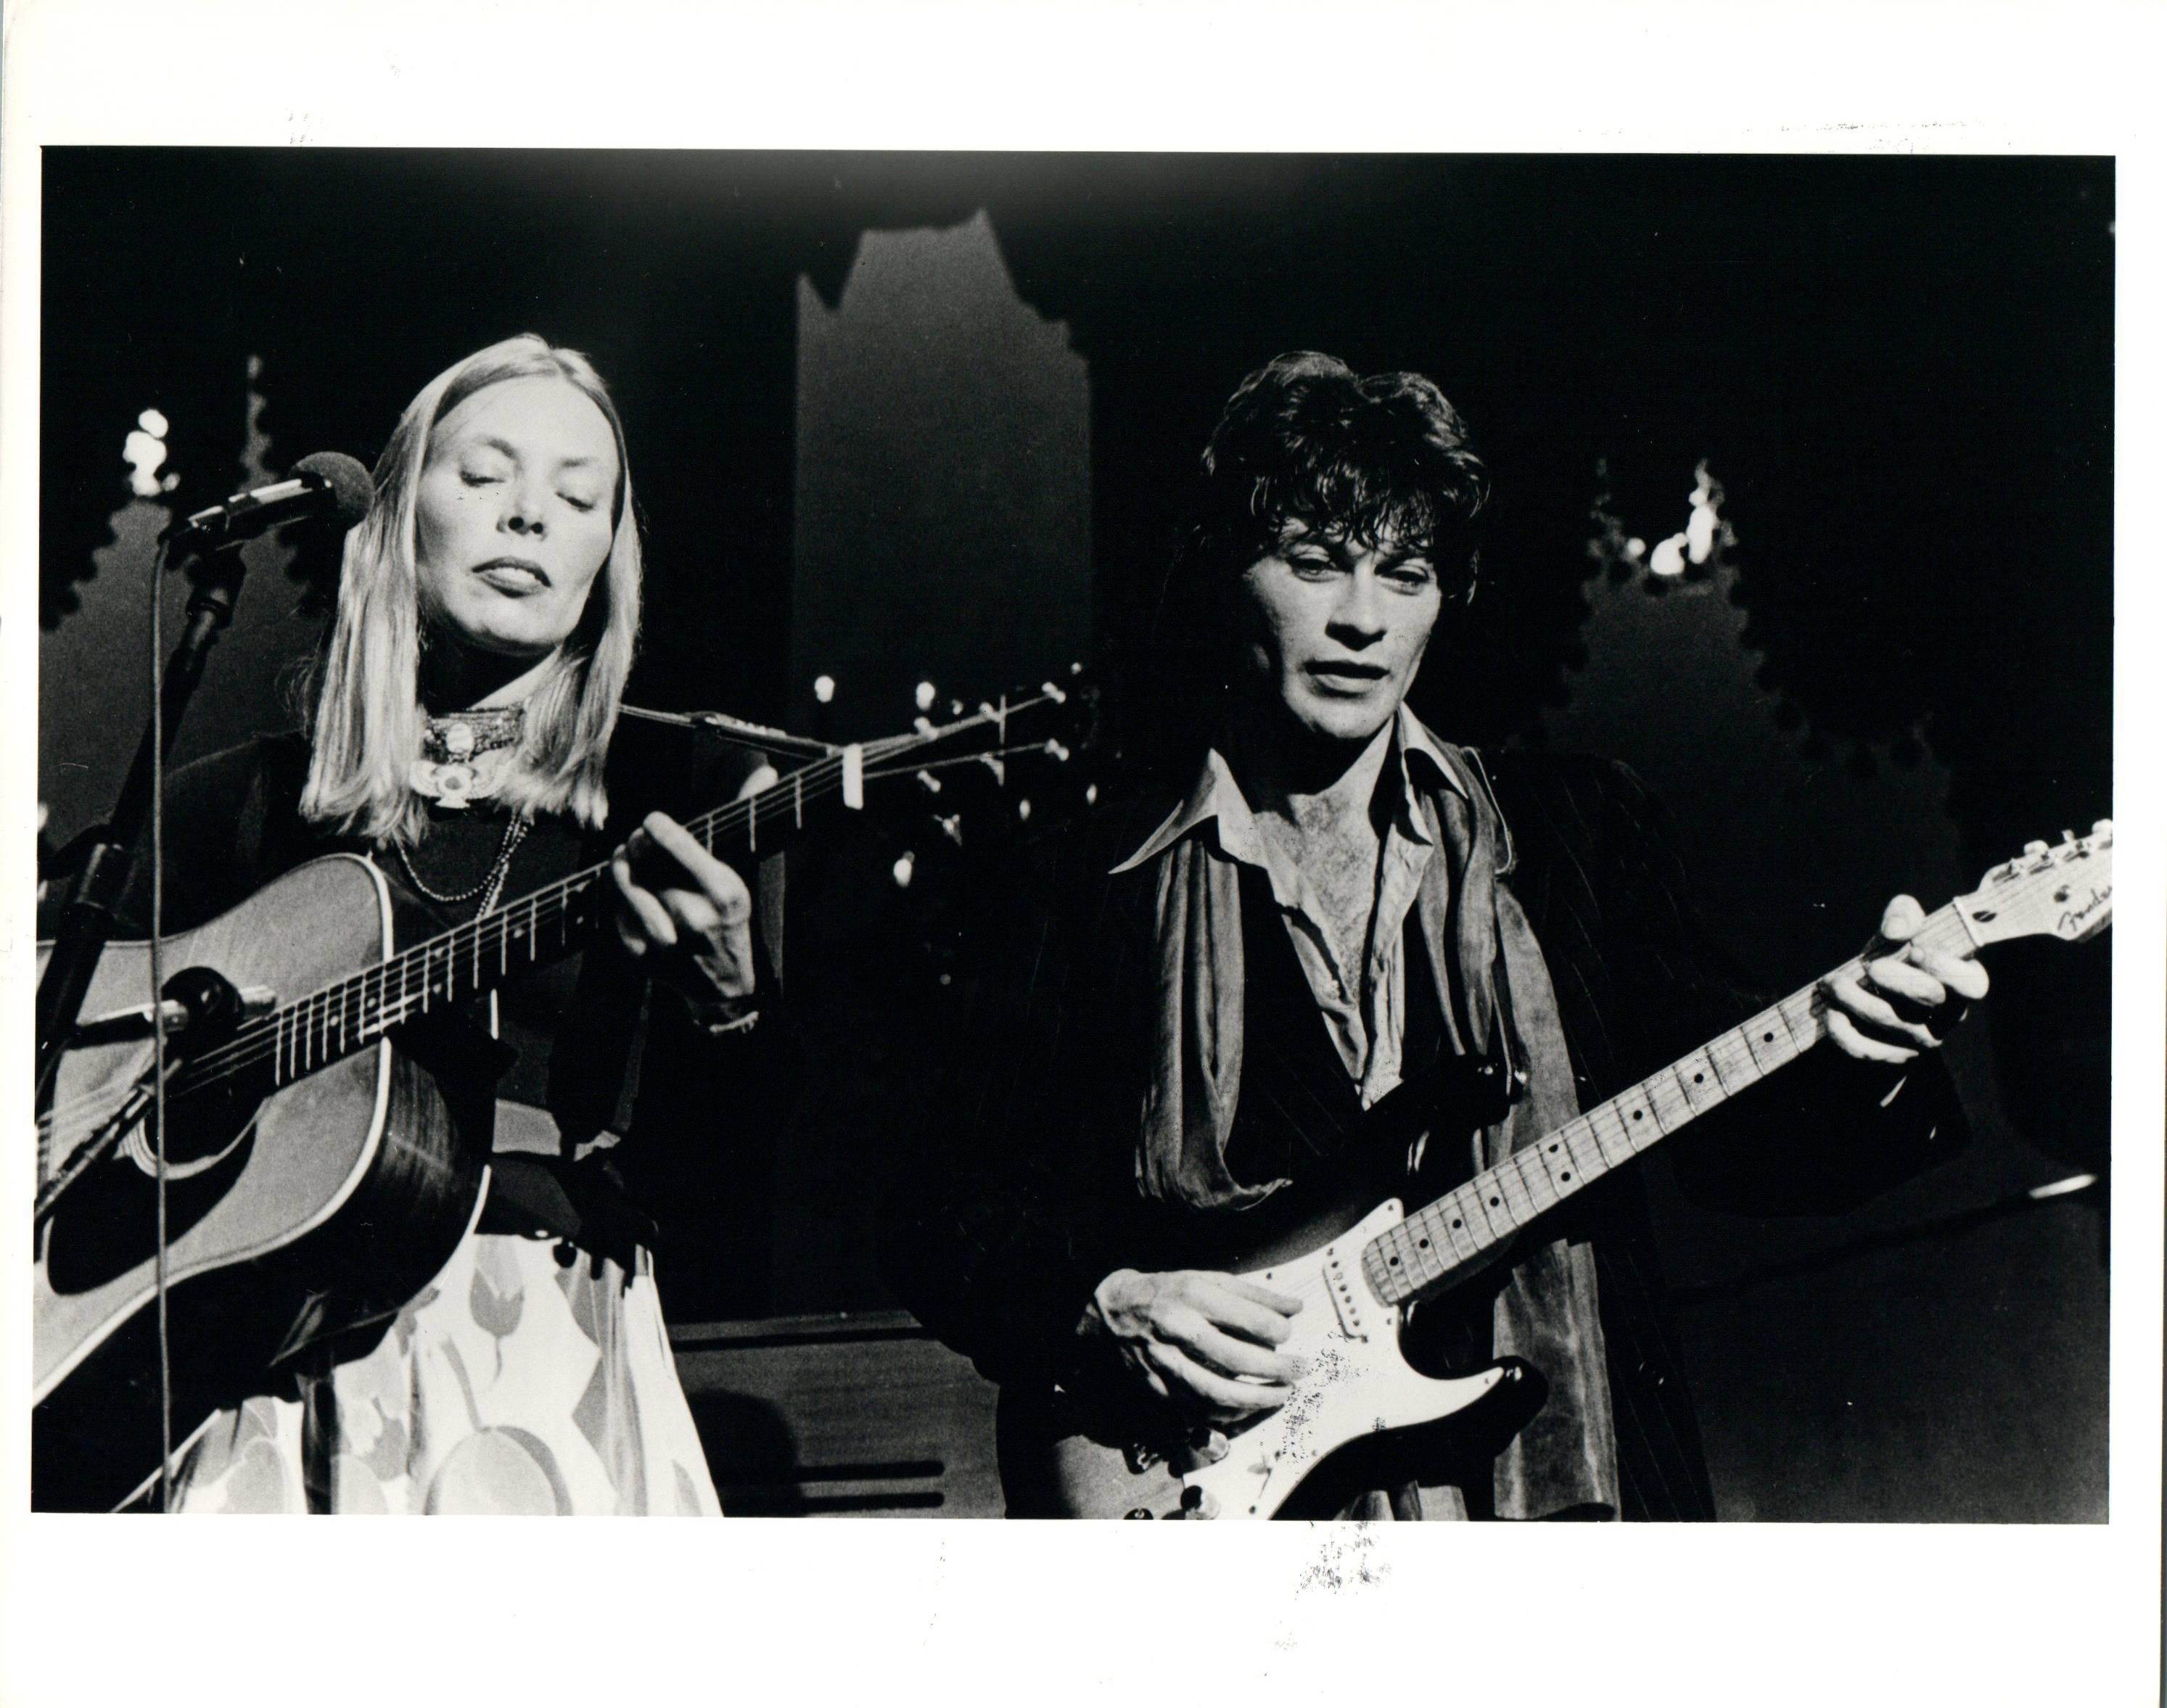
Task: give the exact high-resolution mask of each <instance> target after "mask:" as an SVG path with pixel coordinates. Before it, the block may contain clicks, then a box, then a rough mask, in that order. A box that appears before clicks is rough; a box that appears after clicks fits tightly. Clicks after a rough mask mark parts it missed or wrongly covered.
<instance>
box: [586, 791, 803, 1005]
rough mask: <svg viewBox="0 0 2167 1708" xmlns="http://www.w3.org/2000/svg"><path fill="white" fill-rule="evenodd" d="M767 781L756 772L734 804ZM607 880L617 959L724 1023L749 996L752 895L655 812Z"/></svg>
mask: <svg viewBox="0 0 2167 1708" xmlns="http://www.w3.org/2000/svg"><path fill="white" fill-rule="evenodd" d="M774 780H775V773H774V771H773V770H772V769H770V768H768V767H766V766H765V765H763V766H762V767H761V768H760V770H759V771H757V772H756V773H755V774H754V775H753V777H752V778H751V780H750V781H749V782H747V784H746V785H745V786H744V789H743V790H742V791H739V798H740V799H742V798H744V796H746V795H751V794H756V793H758V792H759V791H760V790H761V789H764V788H766V786H767V785H769V784H771V783H772V782H773V781H774ZM610 876H611V879H612V880H613V881H614V883H615V884H616V886H617V905H616V907H615V908H614V910H613V918H612V923H613V924H614V926H615V928H616V931H617V941H618V942H619V943H620V944H623V946H624V951H625V953H626V954H628V955H630V956H631V957H632V958H633V960H636V961H638V963H639V964H640V965H642V966H644V967H645V968H646V969H647V970H648V971H649V974H650V975H651V976H654V978H656V979H658V980H660V981H662V982H663V983H665V984H668V985H670V986H672V987H673V988H675V989H676V991H679V993H680V994H681V995H682V996H683V997H685V999H686V1001H687V1002H690V1003H691V1005H692V1007H693V1011H694V1013H714V1014H715V1015H716V1016H717V1017H718V1018H723V1019H724V1020H725V1021H727V1020H728V1018H729V1011H730V1010H731V1008H732V1007H739V1006H742V1005H743V1004H744V1002H746V1001H747V999H748V998H750V997H751V995H752V993H753V984H754V976H753V958H752V895H751V892H750V891H748V890H747V889H746V888H745V883H744V879H742V878H740V877H739V875H737V874H736V873H735V872H734V871H733V870H730V868H729V866H727V865H724V864H723V862H722V861H720V860H718V859H716V858H715V857H714V856H713V854H709V853H708V852H707V849H705V848H703V847H702V846H701V844H700V842H699V840H698V839H697V838H696V837H694V836H693V835H692V834H691V833H690V832H689V831H687V830H686V828H684V827H683V826H682V825H681V824H679V823H678V822H677V821H676V819H674V818H672V817H670V816H669V815H668V814H667V813H663V812H650V813H649V814H648V815H647V817H645V818H644V819H643V820H642V821H641V822H640V824H639V828H638V829H636V830H634V831H633V833H632V834H631V835H630V836H628V837H627V838H625V839H624V842H623V844H622V845H621V846H620V847H619V848H618V849H617V852H616V853H614V854H612V855H611V856H610ZM748 1023H749V1022H748Z"/></svg>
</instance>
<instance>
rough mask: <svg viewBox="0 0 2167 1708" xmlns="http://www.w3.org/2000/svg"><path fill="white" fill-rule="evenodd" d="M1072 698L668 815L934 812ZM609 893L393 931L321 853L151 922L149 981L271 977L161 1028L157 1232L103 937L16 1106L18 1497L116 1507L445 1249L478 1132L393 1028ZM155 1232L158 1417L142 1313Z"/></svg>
mask: <svg viewBox="0 0 2167 1708" xmlns="http://www.w3.org/2000/svg"><path fill="white" fill-rule="evenodd" d="M1090 707H1091V695H1090V692H1089V690H1088V689H1086V688H1084V686H1083V685H1081V684H1080V683H1078V682H1074V681H1072V682H1070V683H1069V684H1068V685H1066V686H1057V685H1053V684H1052V683H1048V684H1046V685H1042V686H1041V688H1040V689H1039V690H1036V691H1035V692H1032V693H1030V694H1026V695H1016V696H1013V697H1010V698H1004V699H1003V700H1001V701H997V702H989V703H987V704H984V705H982V706H980V707H979V709H978V711H976V712H972V713H969V714H967V715H962V716H958V717H953V718H952V719H951V720H950V721H949V722H945V723H940V724H935V723H934V722H931V721H930V720H929V719H927V718H925V717H920V718H919V720H918V722H917V727H915V728H914V730H913V731H912V732H910V733H909V734H907V735H899V736H894V737H891V738H886V739H883V740H880V741H875V742H869V743H859V744H856V745H852V746H850V747H845V748H840V749H838V750H837V751H836V752H835V754H834V755H833V756H832V757H830V758H827V759H820V760H817V761H815V762H814V763H813V764H808V765H807V766H805V767H804V768H803V769H799V770H797V771H794V772H792V773H791V774H789V775H786V776H784V777H783V778H781V780H779V781H778V782H776V783H775V784H774V785H771V787H769V788H768V789H766V791H762V792H761V793H760V794H757V795H755V796H749V797H747V798H745V799H743V800H740V801H735V802H733V803H732V804H730V805H729V806H723V807H721V808H719V809H718V810H716V811H714V812H708V813H706V814H704V815H702V816H701V817H696V818H693V819H691V820H690V821H688V822H687V823H686V829H687V830H689V831H690V832H691V833H692V834H693V835H694V836H695V837H697V838H699V840H700V841H701V843H702V844H703V845H704V846H705V847H706V848H707V849H708V850H709V851H710V852H711V853H720V854H725V855H728V854H743V855H744V856H746V857H748V858H756V857H758V856H760V855H761V854H766V853H769V852H772V851H773V849H775V848H776V847H777V846H779V845H780V844H781V843H782V842H783V841H784V840H785V839H786V838H788V837H790V836H792V835H794V834H796V833H798V832H799V831H801V830H803V828H805V827H806V825H807V824H808V821H809V820H810V819H812V818H813V817H814V816H815V815H816V814H818V813H819V812H823V811H832V810H834V809H835V808H841V809H843V810H845V812H848V811H850V810H853V809H856V808H858V807H860V806H862V805H863V803H864V799H865V794H866V788H867V786H868V785H872V784H876V783H878V782H881V781H882V780H901V781H902V782H903V784H904V785H907V786H909V787H910V788H912V789H914V790H915V791H920V792H921V793H931V792H933V791H940V790H942V789H943V788H944V787H946V788H947V790H948V791H949V792H948V793H947V794H946V795H944V796H943V800H942V802H941V805H942V806H943V808H944V817H943V822H944V824H945V825H947V826H950V827H951V828H952V826H953V824H954V822H955V820H954V817H953V816H952V813H950V812H946V809H948V808H949V807H951V804H952V797H953V793H954V786H953V785H955V784H956V782H957V781H958V779H957V777H956V775H955V774H956V772H957V770H959V769H963V768H967V769H968V770H969V771H970V772H971V773H972V774H974V775H978V776H981V777H983V776H988V775H990V776H991V777H992V778H993V780H997V781H999V782H1000V783H1004V784H1007V783H1009V782H1011V781H1012V780H1013V779H1011V776H1010V772H1009V766H1010V765H1011V764H1012V763H1013V762H1014V761H1015V759H1020V758H1024V757H1025V756H1044V757H1046V758H1050V759H1052V760H1053V761H1054V762H1056V763H1060V762H1062V761H1065V760H1067V759H1068V757H1069V756H1070V754H1072V753H1073V752H1074V751H1075V750H1076V749H1077V748H1078V746H1080V745H1081V743H1083V741H1084V739H1086V738H1087V735H1088V719H1089V716H1090ZM1079 720H1080V721H1083V724H1084V727H1083V728H1082V729H1081V730H1079ZM1064 736H1065V737H1066V739H1063V737H1064ZM944 773H945V774H946V775H940V774H944ZM1019 804H1021V803H1019ZM610 887H611V886H610V880H609V873H608V868H607V865H596V866H592V867H589V868H587V869H586V870H582V871H579V872H575V874H573V875H571V876H570V877H568V878H565V879H564V880H560V881H559V882H557V883H555V884H552V885H550V886H547V887H545V888H543V889H541V890H538V891H535V892H534V893H532V895H527V896H520V897H519V898H517V900H515V901H511V902H506V903H505V904H503V905H501V906H500V907H496V908H495V909H493V910H492V911H490V912H487V913H485V914H483V915H481V916H479V917H477V918H475V919H473V920H471V921H469V922H468V923H465V924H464V925H461V926H459V927H458V928H455V929H453V930H450V931H447V932H444V933H442V934H441V935H438V936H435V937H432V938H430V939H427V941H424V942H421V943H415V944H398V943H396V942H395V940H394V935H393V923H392V922H393V910H392V904H391V891H390V890H389V887H388V886H387V883H386V880H385V878H384V873H383V872H381V871H380V870H378V869H377V867H376V866H375V865H374V864H373V863H372V862H371V861H370V860H368V859H365V858H363V857H362V856H360V855H358V854H332V855H328V856H326V857H324V858H322V859H315V860H313V861H310V863H308V864H307V865H302V866H299V867H298V868H296V869H295V870H293V871H291V872H289V873H288V874H286V875H284V876H283V877H281V878H279V879H278V880H276V881H274V882H273V883H272V884H270V885H269V886H267V887H266V888H264V889H263V890H262V891H258V892H257V894H256V895H255V896H252V897H251V898H250V899H249V900H248V901H247V902H244V903H242V904H241V906H240V907H236V908H234V909H233V910H232V911H231V912H227V913H225V914H224V915H222V916H221V917H218V918H216V919H214V920H212V921H210V922H209V923H207V924H205V925H203V926H201V927H199V928H197V929H195V930H193V931H189V932H187V933H181V934H178V935H175V936H172V937H170V938H168V939H166V940H165V941H164V943H163V944H162V953H161V957H160V958H161V962H162V965H163V966H165V967H167V968H175V969H181V970H183V972H182V975H181V976H180V977H179V978H177V979H176V980H172V981H168V983H167V991H168V992H169V993H170V992H172V991H174V990H175V989H176V988H177V986H179V985H180V984H182V983H183V982H184V981H185V980H186V978H187V976H188V975H189V973H190V972H191V971H192V970H194V969H199V968H208V969H211V970H215V972H216V973H217V974H218V975H220V977H221V978H222V979H223V980H224V981H226V982H227V983H228V984H229V985H230V986H234V987H240V988H241V989H253V990H257V991H264V992H268V993H274V994H273V995H272V996H271V997H270V998H269V1000H268V1004H267V1005H266V1006H268V1012H261V1013H246V1014H244V1015H243V1016H242V1017H241V1018H240V1019H239V1021H238V1023H237V1024H235V1025H232V1026H231V1027H230V1031H229V1033H228V1034H227V1035H225V1037H223V1038H222V1039H218V1040H217V1041H215V1042H212V1043H209V1044H201V1045H199V1046H198V1047H193V1048H191V1047H189V1046H190V1044H191V1042H192V1040H191V1039H190V1038H189V1036H188V1034H187V1033H183V1034H182V1036H181V1037H180V1038H179V1039H169V1040H168V1068H167V1085H166V1091H165V1107H166V1120H165V1142H164V1145H163V1147H162V1149H163V1153H164V1154H163V1159H162V1166H163V1173H164V1191H163V1194H162V1196H163V1200H164V1202H163V1214H162V1220H163V1229H162V1230H161V1226H160V1223H161V1208H160V1197H161V1194H160V1192H159V1188H158V1176H159V1173H160V1167H161V1164H160V1159H159V1157H158V1155H157V1152H158V1150H159V1149H160V1147H159V1146H158V1145H157V1144H156V1134H155V1132H154V1123H153V1120H152V1113H153V1109H154V1107H155V1105H154V1103H153V1101H152V1099H151V1076H152V1075H153V1073H154V1069H153V1067H152V1051H153V1044H152V1040H151V1037H150V1035H149V1032H150V1022H149V1020H148V1019H147V1018H144V1017H145V1016H146V1012H147V1011H146V1010H145V1009H143V1008H141V1007H136V1008H135V1010H134V1013H135V1015H136V1016H137V1017H138V1018H140V1019H141V1023H140V1025H137V1026H135V1027H133V1028H130V1027H129V1026H127V1025H126V1024H125V1021H126V1020H127V1019H128V1018H129V1017H130V1007H129V1005H131V1004H135V1005H140V1004H142V1003H143V1002H144V998H145V996H146V993H147V991H148V987H149V984H150V976H149V959H150V945H149V944H112V945H110V946H109V947H108V949H106V951H105V954H104V956H103V960H102V961H101V962H100V964H99V966H98V972H97V976H96V977H95V979H94V981H93V983H92V986H91V988H90V992H89V995H88V997H87V1001H86V1003H85V1012H86V1013H89V1014H91V1015H93V1017H100V1018H93V1020H91V1021H90V1022H88V1023H86V1024H85V1026H84V1027H82V1029H79V1032H78V1039H77V1044H75V1045H74V1046H73V1047H72V1048H71V1049H70V1050H69V1051H68V1053H67V1055H66V1057H65V1059H64V1060H63V1061H62V1063H61V1067H60V1070H59V1072H58V1074H57V1075H56V1079H55V1084H54V1091H53V1095H52V1097H51V1101H50V1107H49V1108H45V1109H42V1110H40V1113H39V1118H38V1147H37V1149H38V1196H37V1200H36V1240H35V1272H34V1278H33V1281H32V1291H31V1300H32V1303H31V1311H32V1324H33V1333H32V1340H33V1372H32V1382H33V1388H32V1395H33V1403H34V1419H33V1441H32V1479H33V1489H32V1495H33V1501H34V1504H35V1505H37V1506H39V1507H40V1508H42V1509H45V1510H56V1509H59V1510H109V1509H110V1508H112V1507H114V1506H116V1505H121V1504H127V1503H129V1502H130V1501H131V1500H132V1499H135V1497H136V1496H137V1495H138V1494H140V1492H141V1490H142V1489H145V1488H146V1487H147V1486H148V1484H149V1483H151V1482H152V1481H154V1480H155V1478H156V1475H157V1470H158V1467H159V1464H160V1462H161V1452H162V1445H161V1444H162V1439H163V1438H164V1436H165V1435H166V1434H167V1425H168V1421H170V1427H171V1430H172V1431H173V1432H174V1433H173V1434H172V1440H173V1441H174V1444H175V1446H176V1449H178V1448H180V1447H181V1446H185V1444H186V1443H187V1441H188V1440H189V1439H190V1437H191V1436H192V1434H193V1431H195V1430H198V1429H199V1428H200V1427H201V1426H202V1425H203V1424H204V1422H206V1421H207V1420H208V1419H209V1415H210V1414H211V1413H212V1412H213V1411H215V1409H217V1408H218V1407H219V1406H220V1405H222V1404H230V1403H232V1402H233V1401H234V1400H235V1399H238V1398H239V1397H240V1396H241V1395H242V1394H245V1393H248V1392H251V1391H262V1384H263V1381H264V1378H265V1376H266V1374H267V1372H268V1373H269V1374H271V1375H272V1376H273V1378H274V1379H275V1378H276V1377H277V1375H278V1372H280V1371H281V1370H290V1369H291V1368H292V1361H293V1358H294V1355H295V1354H296V1353H298V1352H299V1351H301V1350H303V1349H304V1348H305V1347H306V1346H309V1345H311V1344H314V1343H315V1341H317V1340H321V1339H322V1338H323V1337H324V1335H326V1334H327V1333H328V1332H330V1331H331V1330H334V1329H336V1330H351V1329H352V1328H354V1327H357V1326H362V1325H366V1324H367V1323H368V1321H369V1320H371V1319H372V1318H374V1319H384V1318H387V1317H389V1315H390V1314H392V1313H393V1312H395V1310H396V1309H398V1307H399V1306H400V1304H401V1303H404V1302H405V1300H406V1299H408V1298H411V1297H412V1296H413V1295H414V1293H416V1292H417V1291H418V1290H419V1289H420V1288H421V1287H422V1286H423V1285H424V1284H426V1283H427V1282H428V1280H429V1279H430V1278H431V1277H432V1276H433V1275H435V1274H436V1273H437V1271H438V1270H440V1269H441V1268H442V1266H443V1264H444V1263H445V1262H446V1261H448V1258H449V1257H450V1256H451V1253H452V1251H453V1248H454V1247H455V1246H456V1245H457V1244H458V1241H459V1240H460V1239H461V1238H462V1237H463V1236H464V1234H465V1233H466V1232H467V1230H468V1229H470V1228H471V1227H473V1226H474V1223H475V1220H476V1219H477V1218H478V1217H479V1214H480V1208H481V1200H482V1195H483V1188H484V1182H485V1175H486V1169H487V1165H488V1160H489V1159H488V1155H487V1139H486V1134H487V1130H488V1129H487V1124H486V1122H485V1121H477V1120H473V1119H466V1118H457V1117H456V1116H455V1112H454V1110H453V1108H449V1107H448V1105H447V1103H446V1092H445V1091H444V1089H443V1087H442V1086H441V1085H440V1084H439V1082H438V1080H437V1076H434V1075H432V1072H431V1071H429V1062H428V1060H427V1055H426V1054H424V1055H422V1056H421V1057H420V1058H418V1059H417V1057H416V1055H415V1054H414V1053H413V1051H414V1050H415V1049H416V1047H418V1046H419V1045H420V1044H421V1042H422V1040H423V1039H425V1038H426V1037H427V1035H428V1034H427V1033H425V1032H421V1031H417V1029H415V1028H414V1027H413V1026H412V1025H411V1023H413V1022H416V1021H419V1020H421V1019H422V1018H424V1017H426V1016H428V1015H430V1014H432V1013H437V1014H439V1015H441V1013H442V1010H443V1009H445V1008H446V1007H450V1006H453V1005H456V1004H459V1003H463V1002H466V1001H468V1000H469V999H471V998H473V997H477V996H480V995H482V994H485V993H486V992H488V991H491V990H493V989H495V987H496V986H497V985H498V984H499V983H501V981H505V980H506V979H508V978H511V977H512V976H517V975H518V974H520V973H522V972H525V971H527V970H528V969H530V968H532V967H535V966H538V965H542V964H543V963H544V962H546V961H548V960H554V959H556V958H559V957H560V956H563V955H565V954H570V953H572V952H573V951H575V950H576V949H580V947H581V946H582V945H583V944H585V942H586V941H587V939H589V937H590V935H591V933H593V932H594V931H595V929H596V926H597V924H598V923H599V922H600V921H601V919H602V918H603V917H604V916H605V912H606V907H607V895H608V894H609V892H610ZM116 1032H118V1033H119V1034H123V1036H122V1037H121V1038H120V1039H119V1040H118V1041H102V1040H103V1039H106V1038H109V1037H110V1036H111V1035H112V1034H114V1033H116ZM128 1034H133V1035H128ZM475 1134H480V1135H481V1136H480V1137H479V1139H477V1138H476V1137H475V1136H474V1135H475ZM161 1245H162V1246H163V1253H164V1261H163V1272H164V1287H163V1293H164V1296H165V1301H166V1303H165V1307H164V1309H163V1312H162V1313H161V1311H160V1310H158V1309H154V1308H153V1307H154V1305H155V1303H156V1300H157V1298H158V1296H159V1293H160V1291H161V1288H160V1277H159V1271H160V1261H159V1253H160V1248H161ZM161 1314H163V1316H164V1319H165V1325H164V1334H165V1340H166V1344H167V1356H166V1358H165V1360H164V1362H165V1363H166V1365H167V1368H168V1371H169V1377H170V1383H171V1388H172V1402H173V1404H172V1417H171V1419H170V1420H167V1419H166V1418H165V1416H164V1409H163V1405H162V1390H161V1383H160V1378H159V1369H160V1363H161V1358H160V1344H159V1343H160V1334H161V1326H160V1317H161Z"/></svg>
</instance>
